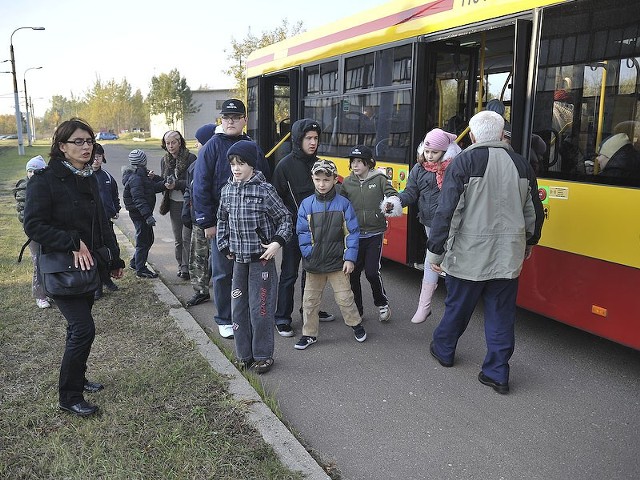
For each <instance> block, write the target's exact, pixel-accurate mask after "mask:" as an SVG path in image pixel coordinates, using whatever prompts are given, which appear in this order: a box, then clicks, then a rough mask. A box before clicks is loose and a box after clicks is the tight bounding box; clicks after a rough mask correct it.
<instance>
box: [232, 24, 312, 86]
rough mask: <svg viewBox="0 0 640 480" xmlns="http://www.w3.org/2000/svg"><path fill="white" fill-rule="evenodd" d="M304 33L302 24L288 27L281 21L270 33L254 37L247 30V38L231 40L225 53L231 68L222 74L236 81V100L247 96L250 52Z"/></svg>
mask: <svg viewBox="0 0 640 480" xmlns="http://www.w3.org/2000/svg"><path fill="white" fill-rule="evenodd" d="M303 31H304V28H303V24H302V22H301V21H300V22H297V23H295V24H293V25H289V20H287V19H286V18H285V19H284V20H282V24H281V25H280V26H279V27H276V28H275V29H273V30H271V31H266V32H262V33H261V34H260V36H255V35H253V34H252V33H251V29H249V31H248V33H247V36H246V37H245V38H244V39H242V40H236V39H235V38H231V51H229V52H227V59H228V60H229V61H230V62H231V67H229V68H228V69H226V70H223V71H222V72H223V73H225V74H226V75H229V76H231V77H233V78H234V79H235V80H236V88H235V92H236V95H237V97H238V98H246V96H247V81H246V80H247V72H246V64H247V57H248V56H249V54H250V53H251V52H253V51H254V50H257V49H259V48H263V47H266V46H268V45H272V44H274V43H276V42H279V41H280V40H284V39H286V38H289V37H292V36H294V35H297V34H298V33H301V32H303Z"/></svg>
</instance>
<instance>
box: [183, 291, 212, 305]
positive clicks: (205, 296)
mask: <svg viewBox="0 0 640 480" xmlns="http://www.w3.org/2000/svg"><path fill="white" fill-rule="evenodd" d="M210 298H211V295H209V292H206V293H199V292H196V293H194V294H193V297H191V298H190V299H189V300H187V303H186V305H187V307H193V306H194V305H200V304H201V303H202V302H206V301H207V300H209V299H210Z"/></svg>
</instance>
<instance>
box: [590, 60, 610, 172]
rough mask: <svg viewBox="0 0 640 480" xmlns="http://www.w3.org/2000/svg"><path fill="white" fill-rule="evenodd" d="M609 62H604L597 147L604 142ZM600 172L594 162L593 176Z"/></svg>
mask: <svg viewBox="0 0 640 480" xmlns="http://www.w3.org/2000/svg"><path fill="white" fill-rule="evenodd" d="M607 64H608V62H607V60H604V61H603V62H602V84H601V85H600V102H599V104H598V128H597V130H596V146H598V145H600V142H602V128H603V125H604V97H605V94H606V93H607ZM599 172H600V164H599V162H593V174H594V175H597V174H598V173H599Z"/></svg>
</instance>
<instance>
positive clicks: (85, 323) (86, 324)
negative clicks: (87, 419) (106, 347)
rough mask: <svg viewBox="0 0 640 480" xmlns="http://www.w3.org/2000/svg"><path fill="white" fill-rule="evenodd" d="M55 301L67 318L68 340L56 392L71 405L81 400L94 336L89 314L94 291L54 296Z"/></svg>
mask: <svg viewBox="0 0 640 480" xmlns="http://www.w3.org/2000/svg"><path fill="white" fill-rule="evenodd" d="M54 300H55V302H56V305H57V307H58V309H59V310H60V313H62V315H63V316H64V318H65V319H66V320H67V341H66V344H65V348H64V355H63V356H62V364H61V365H60V380H59V383H58V393H59V396H60V403H61V404H62V405H66V406H71V405H75V404H76V403H78V402H81V401H83V400H84V396H83V394H82V391H83V387H84V382H85V371H86V370H87V359H88V358H89V352H91V345H92V344H93V339H94V338H95V335H96V328H95V324H94V322H93V317H92V316H91V308H92V307H93V292H91V293H90V294H87V295H82V296H76V297H54Z"/></svg>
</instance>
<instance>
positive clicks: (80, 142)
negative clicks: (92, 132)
mask: <svg viewBox="0 0 640 480" xmlns="http://www.w3.org/2000/svg"><path fill="white" fill-rule="evenodd" d="M64 143H73V144H74V145H76V146H77V147H81V146H82V145H84V144H85V143H86V144H87V145H89V146H90V147H91V146H92V145H95V143H96V141H95V140H94V139H93V138H76V139H75V140H67V141H66V142H64Z"/></svg>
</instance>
